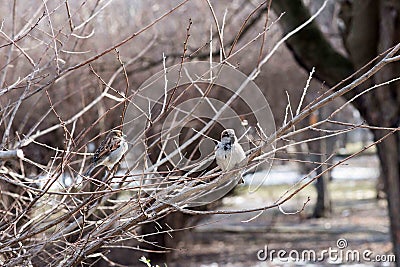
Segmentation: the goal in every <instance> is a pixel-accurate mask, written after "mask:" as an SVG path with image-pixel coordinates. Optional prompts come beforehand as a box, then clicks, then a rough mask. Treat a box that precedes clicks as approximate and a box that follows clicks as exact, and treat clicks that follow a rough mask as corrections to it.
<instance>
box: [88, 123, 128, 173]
mask: <svg viewBox="0 0 400 267" xmlns="http://www.w3.org/2000/svg"><path fill="white" fill-rule="evenodd" d="M127 150H128V143H127V142H126V140H125V139H124V134H123V133H122V131H121V130H112V131H111V132H109V133H108V134H107V136H106V138H105V139H104V140H103V141H102V142H101V143H100V146H99V147H98V148H97V149H96V151H95V152H94V156H93V159H92V163H91V165H90V167H89V169H88V170H87V171H86V173H85V175H90V174H91V173H92V171H93V170H94V169H95V168H97V167H98V166H101V165H103V166H106V167H107V169H108V170H111V169H112V168H113V167H114V166H115V164H117V163H118V162H119V161H120V160H121V158H122V157H123V156H124V154H125V153H126V151H127Z"/></svg>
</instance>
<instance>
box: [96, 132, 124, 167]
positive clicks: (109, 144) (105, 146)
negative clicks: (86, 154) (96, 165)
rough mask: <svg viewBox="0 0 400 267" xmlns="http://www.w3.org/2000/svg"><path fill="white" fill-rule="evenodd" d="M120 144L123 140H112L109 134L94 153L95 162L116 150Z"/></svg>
mask: <svg viewBox="0 0 400 267" xmlns="http://www.w3.org/2000/svg"><path fill="white" fill-rule="evenodd" d="M120 142H121V140H120V139H119V138H112V137H111V135H110V134H108V135H107V137H106V138H105V139H104V140H103V141H102V142H101V144H100V146H99V147H98V148H97V150H96V152H95V153H94V157H93V161H94V162H97V161H98V160H99V159H101V158H103V157H104V156H106V155H108V154H110V153H111V152H112V151H114V150H116V149H117V148H118V147H119V144H120Z"/></svg>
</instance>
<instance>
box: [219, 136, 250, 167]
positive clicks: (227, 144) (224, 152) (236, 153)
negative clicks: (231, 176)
mask: <svg viewBox="0 0 400 267" xmlns="http://www.w3.org/2000/svg"><path fill="white" fill-rule="evenodd" d="M245 158H246V153H245V152H244V150H243V148H242V146H241V145H240V144H239V143H238V140H237V138H236V135H235V131H234V130H233V129H226V130H224V131H223V132H222V133H221V142H218V145H217V148H216V150H215V159H216V161H217V164H218V166H219V167H220V168H221V169H222V171H224V172H225V171H230V170H232V169H233V168H234V167H235V166H236V164H238V163H239V162H241V161H243V160H244V159H245Z"/></svg>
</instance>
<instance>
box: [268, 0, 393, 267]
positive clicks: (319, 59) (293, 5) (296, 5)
mask: <svg viewBox="0 0 400 267" xmlns="http://www.w3.org/2000/svg"><path fill="white" fill-rule="evenodd" d="M352 3H353V7H352V9H351V20H349V21H348V22H349V23H348V25H347V26H348V27H350V28H349V29H347V33H348V35H347V36H345V38H344V39H345V47H346V48H347V49H348V51H349V55H350V59H346V58H345V57H343V56H341V55H340V54H338V53H337V52H336V51H335V49H334V48H333V47H332V46H331V45H330V44H329V42H328V41H327V40H326V38H325V37H324V36H323V34H322V33H321V31H320V30H319V29H318V27H317V25H316V23H312V24H311V25H309V26H308V27H306V28H305V29H303V30H302V31H300V32H298V33H297V34H296V35H295V36H294V37H293V38H290V39H289V40H288V41H287V45H288V47H289V48H290V50H291V51H292V53H293V55H294V57H295V59H296V60H297V61H298V63H299V64H300V65H301V66H302V67H304V68H305V69H306V70H308V71H309V70H310V69H311V68H312V67H313V66H315V67H316V77H317V78H318V79H319V80H321V81H324V82H326V84H327V85H329V86H333V85H335V84H337V83H339V82H340V81H342V80H343V79H345V78H346V77H348V76H349V75H351V74H352V73H353V72H354V68H353V66H354V67H355V68H356V69H358V68H359V67H361V66H362V65H363V64H365V63H366V62H368V61H369V60H371V59H373V58H374V57H375V56H376V55H378V54H379V52H381V51H384V50H385V49H387V48H389V47H391V46H393V45H394V44H397V43H398V42H399V41H400V18H399V13H400V5H399V4H398V2H397V1H389V0H380V1H375V0H369V1H363V0H354V1H352ZM272 8H273V9H274V11H275V12H276V13H278V14H280V13H281V12H286V14H285V16H283V17H282V18H281V19H280V21H279V23H280V24H281V26H282V28H283V30H284V32H289V31H291V30H293V29H294V28H295V27H297V26H298V25H300V24H301V23H302V22H304V21H305V20H306V19H308V18H309V17H310V14H309V12H308V9H307V8H306V7H305V6H304V5H303V3H302V1H301V0H279V1H273V4H272ZM378 48H379V49H378ZM399 76H400V66H399V64H398V63H392V64H390V65H389V66H386V67H385V68H384V69H382V70H381V71H380V72H379V73H378V74H377V75H376V76H375V77H373V79H374V80H371V81H369V83H367V84H364V88H366V87H365V86H368V85H371V84H373V83H374V82H375V83H378V82H382V81H388V80H390V79H391V78H394V77H399ZM362 89H363V88H358V89H357V91H360V90H362ZM357 91H355V92H353V93H352V94H347V95H345V96H344V97H346V98H347V99H350V98H351V97H353V96H354V94H355V93H356V92H357ZM399 103H400V84H399V83H398V82H397V83H391V84H390V85H387V86H383V87H381V88H378V89H376V90H374V91H372V92H370V93H368V94H365V95H362V96H361V97H359V98H357V99H356V100H355V102H354V104H355V107H356V108H357V109H358V110H359V111H360V114H361V115H362V116H363V117H364V119H365V120H366V121H367V123H368V124H369V125H373V126H385V127H398V126H399V118H400V112H399V106H400V105H399ZM373 134H374V139H375V140H378V139H379V138H380V137H382V136H383V135H384V134H385V133H384V132H382V131H374V132H373ZM377 147H378V156H379V159H380V162H381V165H382V171H383V176H384V180H385V183H386V186H385V188H386V194H387V201H388V210H389V216H390V226H391V236H392V241H393V252H394V254H395V255H396V258H397V259H399V258H400V209H399V206H400V156H399V155H400V154H399V150H400V136H399V134H398V133H396V134H394V135H392V136H390V137H388V138H386V139H385V140H384V141H383V142H381V143H379V144H378V145H377ZM396 264H397V266H400V264H399V263H396Z"/></svg>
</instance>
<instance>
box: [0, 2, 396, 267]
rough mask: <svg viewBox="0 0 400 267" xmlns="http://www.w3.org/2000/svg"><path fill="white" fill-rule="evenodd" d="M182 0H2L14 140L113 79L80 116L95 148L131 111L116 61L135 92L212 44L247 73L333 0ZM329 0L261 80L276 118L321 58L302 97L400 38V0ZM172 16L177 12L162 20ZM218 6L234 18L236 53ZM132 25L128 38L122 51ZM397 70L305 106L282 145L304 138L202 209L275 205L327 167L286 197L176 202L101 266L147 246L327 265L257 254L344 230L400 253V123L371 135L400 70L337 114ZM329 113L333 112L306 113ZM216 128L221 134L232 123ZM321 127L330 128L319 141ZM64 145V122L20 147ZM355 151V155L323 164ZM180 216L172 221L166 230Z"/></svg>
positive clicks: (239, 203)
mask: <svg viewBox="0 0 400 267" xmlns="http://www.w3.org/2000/svg"><path fill="white" fill-rule="evenodd" d="M180 3H181V2H179V1H175V0H173V1H172V0H171V1H151V0H149V1H142V0H134V1H131V0H114V1H112V0H109V1H106V0H103V1H100V0H98V1H66V0H62V1H61V0H59V1H56V0H51V1H35V0H26V1H16V0H15V1H4V0H3V1H2V3H1V6H2V8H1V9H0V16H1V18H2V25H1V28H0V29H1V31H0V33H1V37H2V38H1V42H0V65H1V68H0V85H1V89H0V105H1V116H2V117H1V118H2V120H1V121H0V123H1V129H0V136H1V138H2V150H6V149H11V148H13V146H16V147H18V145H17V144H18V141H19V140H21V138H22V137H23V136H31V135H33V134H34V133H35V132H37V131H43V130H45V129H48V128H49V127H51V126H52V125H55V124H58V123H59V122H60V120H64V121H66V120H68V119H69V118H71V117H72V116H74V115H75V114H77V113H78V112H79V111H81V110H83V109H85V107H87V106H88V104H90V103H92V101H94V100H95V99H96V98H97V97H98V96H99V95H101V94H102V92H104V88H105V83H106V82H103V81H107V82H108V81H112V82H111V87H112V88H113V89H112V90H110V91H109V93H108V94H109V95H107V96H106V97H103V98H102V99H101V101H98V102H95V103H94V105H93V106H91V108H90V109H88V110H87V111H86V112H85V113H84V114H82V115H81V116H80V117H79V119H78V120H76V122H75V123H74V125H73V127H74V131H75V132H76V133H82V132H84V131H87V132H86V134H85V135H83V137H82V138H80V139H79V140H78V142H77V143H76V144H75V145H76V146H77V147H84V148H85V151H88V152H93V150H94V148H95V147H96V146H97V145H98V144H99V142H100V140H101V138H98V135H99V134H100V133H103V132H104V131H106V130H108V129H111V128H113V127H116V126H118V125H119V124H120V116H121V112H122V111H123V105H121V104H118V103H119V102H118V101H116V100H115V99H117V98H118V97H121V95H124V94H125V92H126V78H125V76H124V75H123V73H122V72H121V71H120V72H117V70H118V69H120V67H121V62H123V63H124V66H125V69H126V75H127V76H126V77H128V78H129V82H128V85H129V95H130V94H132V93H133V94H134V92H135V90H137V89H138V88H139V87H140V85H141V84H142V83H143V82H144V81H145V80H146V79H148V78H149V77H150V76H152V75H153V74H155V73H157V72H159V71H162V70H163V58H165V62H164V63H165V65H166V66H172V65H175V64H180V63H181V62H195V61H201V60H204V61H208V60H210V54H212V56H213V60H214V61H219V60H220V59H221V57H227V56H229V60H228V62H229V64H230V65H231V66H233V67H235V68H237V69H238V70H239V71H241V72H243V73H244V74H250V73H251V71H252V70H253V69H254V68H256V67H257V64H258V62H259V61H260V59H261V58H263V57H264V56H265V55H267V54H268V53H269V52H271V51H272V49H273V48H274V47H275V45H276V44H277V43H278V42H279V41H280V40H281V39H282V37H283V36H284V35H286V34H287V33H288V32H290V31H291V30H293V29H294V28H296V27H297V26H299V25H300V24H301V23H303V22H305V21H306V20H307V19H308V18H310V16H311V15H312V14H314V13H315V12H317V10H318V9H319V8H320V7H321V6H322V5H323V4H324V1H322V0H303V1H301V0H280V1H278V0H275V1H261V0H230V1H225V0H218V1H217V0H215V1H212V0H210V1H199V0H196V1H194V0H193V1H187V2H185V3H184V4H183V5H182V6H181V7H179V8H178V9H176V10H173V8H174V7H175V6H177V5H178V4H180ZM325 4H326V7H325V8H324V9H323V11H322V12H321V14H320V15H319V16H318V17H317V18H316V19H315V21H314V22H312V23H311V24H309V25H308V26H307V27H305V28H304V29H302V30H301V31H299V32H298V33H296V34H295V35H294V36H293V37H291V38H290V39H288V40H286V42H285V43H284V44H283V45H281V46H279V48H278V49H277V50H276V52H274V54H273V55H272V57H271V58H270V60H269V61H268V63H267V64H266V65H264V66H263V67H262V68H261V70H260V71H261V72H260V74H259V75H258V77H257V78H256V79H255V81H254V82H255V83H256V84H257V85H258V87H259V88H260V89H261V91H262V93H263V94H264V95H265V97H266V99H267V100H268V103H269V105H270V108H271V110H272V112H273V114H274V119H275V125H276V128H280V127H281V126H282V125H283V124H284V122H286V119H291V115H290V112H288V110H287V106H288V102H289V103H290V106H291V107H292V108H293V110H294V111H295V110H296V108H297V106H298V104H299V102H300V99H301V97H302V94H303V92H304V90H303V88H304V87H305V86H306V83H307V80H308V79H309V76H310V72H311V71H312V69H313V68H314V67H315V73H314V71H313V77H312V79H311V82H310V85H309V88H308V91H307V94H306V95H305V99H304V103H303V107H304V106H307V105H308V104H310V103H313V101H315V99H316V98H318V97H320V96H322V95H324V94H325V93H326V92H329V90H330V89H331V88H332V87H333V86H335V85H336V84H338V83H342V86H344V85H347V84H349V83H350V82H352V81H353V80H354V79H356V78H357V77H360V76H361V75H362V74H363V73H365V72H366V71H367V70H368V69H370V68H372V67H373V66H374V64H375V63H376V62H378V61H379V59H380V58H381V57H382V55H383V52H385V51H386V50H387V49H389V48H390V47H392V46H394V45H396V44H397V42H398V41H399V40H400V34H399V29H400V27H399V26H400V25H398V24H399V21H400V20H399V17H398V16H399V11H400V4H399V2H398V1H389V0H380V1H369V0H367V1H361V0H336V1H335V0H331V1H327V2H326V3H325ZM169 11H170V13H168V12H169ZM49 14H50V15H49ZM163 14H167V15H166V16H165V18H163V19H162V21H161V22H158V18H159V17H160V16H162V15H163ZM213 14H214V15H213ZM215 20H217V21H218V23H219V27H222V26H223V44H224V50H225V52H224V53H225V55H222V52H221V36H220V35H219V34H218V30H217V28H216V23H215ZM155 21H157V23H154V22H155ZM153 23H154V25H153ZM148 25H150V26H149V27H148ZM126 38H128V39H126ZM125 39H126V40H127V42H126V43H124V44H123V45H118V47H115V48H116V49H113V46H114V45H116V44H119V43H120V42H121V41H123V40H125ZM116 50H117V51H116ZM210 51H211V52H210ZM86 61H87V63H86ZM367 63H369V65H367V66H366V67H363V66H364V65H365V64H367ZM33 70H34V71H33ZM357 70H360V71H359V72H357V73H356V75H354V76H352V77H351V78H349V79H347V80H345V79H346V78H347V77H348V76H350V75H352V74H353V73H354V72H356V71H357ZM399 71H400V69H399V67H398V63H392V64H390V65H388V66H385V67H384V68H383V69H382V70H381V71H380V72H378V73H377V74H376V75H374V76H373V77H372V78H370V79H368V80H367V81H366V82H364V83H363V84H362V85H361V86H359V87H357V88H356V89H355V90H353V91H352V92H350V93H348V94H346V95H344V97H340V98H337V99H334V101H331V102H330V103H329V104H327V105H325V106H324V107H323V108H321V109H319V110H317V111H316V112H314V113H312V114H311V115H309V116H307V117H306V118H305V119H303V120H302V121H301V122H300V123H299V124H298V125H296V128H302V127H308V128H307V130H305V131H303V132H301V133H300V134H297V135H295V136H294V137H291V138H290V139H287V140H279V141H278V144H277V146H285V145H288V144H292V145H288V147H287V149H284V150H281V151H280V152H278V153H277V154H276V155H275V157H274V158H273V159H271V160H273V162H274V163H273V166H272V168H271V170H269V169H266V170H264V171H261V172H259V173H247V174H246V175H245V176H244V180H245V184H244V185H239V186H237V187H236V188H235V190H234V191H233V192H231V193H230V194H229V195H228V196H226V197H225V198H223V199H222V200H220V201H218V202H217V203H214V204H213V205H208V206H207V207H203V208H201V209H206V210H207V209H219V210H220V209H222V210H241V209H246V208H254V207H260V206H263V205H267V204H272V203H274V202H275V201H276V200H277V199H279V198H280V196H281V195H282V194H284V193H285V192H286V191H287V190H289V189H290V188H291V186H292V185H293V184H295V183H297V182H299V181H303V182H304V181H308V180H309V179H312V177H315V176H316V175H321V177H320V178H319V179H318V180H317V182H315V183H313V184H312V185H310V186H307V187H306V188H305V189H304V190H302V191H300V192H299V193H297V194H296V195H295V196H294V197H293V198H291V199H290V200H289V201H287V202H286V203H285V204H284V205H282V206H281V207H280V208H279V209H278V208H276V209H270V210H266V211H264V212H262V213H259V212H250V213H243V214H228V215H207V216H189V215H184V214H181V213H175V214H170V215H167V216H166V217H164V218H162V219H160V220H159V221H158V222H156V223H149V224H146V225H144V226H141V227H140V230H138V231H141V233H142V234H143V236H142V237H143V239H144V240H145V242H144V243H142V242H139V241H137V240H134V241H132V240H128V241H121V243H119V246H115V247H112V248H108V249H107V253H106V255H107V257H106V258H107V260H106V259H105V258H104V257H100V258H98V259H97V260H96V261H94V262H92V263H91V264H92V266H146V264H145V263H144V262H140V261H139V259H140V257H142V256H145V257H146V258H147V259H148V260H149V261H150V263H148V264H150V265H153V264H154V265H155V264H160V266H163V264H164V263H166V264H167V265H168V266H210V267H211V266H212V267H214V266H297V265H307V266H308V265H310V266H312V265H315V266H325V265H328V264H329V262H327V261H326V260H325V261H323V262H319V263H314V262H307V261H299V262H291V263H290V262H289V263H287V262H282V261H269V260H267V261H260V260H259V259H258V258H257V252H258V251H259V250H261V249H264V248H265V246H268V248H270V249H275V250H280V249H283V250H287V251H289V250H298V251H300V252H301V251H303V250H307V249H314V250H315V251H317V252H320V251H322V250H325V249H328V248H329V247H333V248H337V243H336V242H337V240H338V239H340V238H344V239H346V240H347V242H348V248H349V249H357V250H360V251H363V250H367V249H368V250H371V251H373V254H374V255H379V254H382V255H384V254H387V255H389V254H395V255H396V256H400V214H399V211H398V207H399V204H400V199H399V196H400V194H399V193H400V187H399V184H400V169H399V166H400V164H399V163H400V157H399V153H398V150H399V149H400V143H399V141H400V140H399V135H398V133H397V131H394V134H392V135H390V136H389V137H387V138H386V139H385V140H384V141H382V142H381V141H379V142H378V143H377V145H375V144H374V142H375V141H377V140H380V138H382V137H383V136H385V135H386V134H387V133H388V132H390V131H392V130H393V129H396V128H398V127H399V100H400V99H399V96H400V93H399V92H400V91H399V89H398V88H399V87H398V86H399V84H398V82H396V81H393V82H391V83H389V84H385V85H383V86H380V87H379V88H377V89H375V90H372V91H371V92H369V93H366V94H362V95H360V96H359V97H357V98H355V99H354V100H352V101H351V103H350V104H348V105H346V106H345V107H343V108H342V109H341V110H340V112H337V113H336V114H335V115H334V116H332V117H329V116H330V114H332V113H333V112H335V110H338V109H339V108H340V107H342V106H343V104H344V103H345V102H346V101H348V100H351V99H352V97H354V96H355V95H356V94H357V93H360V92H362V91H363V90H365V89H366V88H370V87H371V86H373V85H375V84H379V83H382V82H386V81H389V80H391V79H395V78H397V77H399V75H398V74H399ZM340 88H341V87H338V88H334V89H333V90H338V89H340ZM49 99H51V103H50V105H52V108H50V106H49ZM16 106H17V107H18V108H15V107H16ZM236 108H238V109H240V106H238V107H236ZM53 110H56V112H53ZM294 111H293V112H294ZM292 116H293V114H292ZM328 117H329V120H331V122H329V123H325V124H323V125H322V126H320V127H318V128H313V127H309V126H310V125H313V124H315V123H316V122H318V121H322V120H324V119H326V118H328ZM285 118H286V119H285ZM68 127H71V126H70V125H69V126H68ZM371 127H372V128H371ZM373 127H386V128H385V129H378V128H373ZM346 129H347V130H346ZM335 133H338V134H335ZM210 135H212V136H213V137H214V138H216V139H218V138H219V135H220V133H219V131H215V132H213V133H211V134H210ZM325 135H329V137H324V136H325ZM318 137H322V138H321V139H319V140H316V141H312V139H313V138H316V139H318ZM304 140H307V141H305V142H301V141H304ZM296 142H298V144H295V143H296ZM43 144H46V145H43ZM65 146H66V136H65V129H64V128H63V127H59V128H57V129H54V130H52V131H49V133H48V134H44V135H41V136H40V137H38V138H36V139H35V142H31V143H29V144H28V145H27V146H24V147H23V151H24V154H25V156H26V157H27V158H29V159H31V160H32V161H35V162H37V163H38V164H40V165H41V166H47V167H49V165H50V162H51V160H52V159H53V158H54V157H56V156H57V155H58V153H57V152H56V151H54V149H51V148H50V147H53V148H60V149H61V148H64V147H65ZM366 148H368V149H366ZM351 155H353V156H351ZM348 156H350V159H349V160H348V161H346V162H345V163H343V164H340V165H339V166H337V167H335V168H333V169H332V170H331V171H325V170H326V169H327V168H328V167H329V166H332V165H333V164H336V163H338V162H340V161H341V160H343V159H344V158H346V157H348ZM321 162H325V163H326V164H320V163H321ZM0 163H1V164H3V165H4V164H12V163H9V162H6V161H1V162H0ZM76 166H77V165H76ZM20 171H23V172H24V173H26V175H27V176H29V177H37V176H40V175H41V174H42V170H41V169H40V168H38V166H37V165H33V164H32V165H27V166H26V167H25V169H24V170H20ZM265 175H267V179H265V180H263V181H262V186H261V188H260V189H259V190H257V191H256V192H249V190H248V187H247V185H249V183H251V182H252V181H254V180H257V179H263V177H265ZM304 177H306V180H302V179H303V178H304ZM307 179H308V180H307ZM0 183H2V184H1V185H0V189H1V190H2V192H3V191H13V190H14V189H13V188H12V187H13V185H12V184H10V183H7V182H4V180H2V181H1V182H0ZM59 183H60V187H61V188H62V187H65V186H68V185H67V184H66V183H65V181H63V180H60V181H59ZM14 191H16V192H18V190H16V189H15V190H14ZM14 191H13V192H14ZM1 198H2V202H1V207H2V209H3V210H5V211H6V210H10V205H12V204H10V203H13V201H14V200H13V196H12V195H4V194H3V195H2V197H1ZM308 198H309V199H310V200H309V201H307V200H308ZM304 203H307V204H306V205H305V206H304ZM302 209H304V210H302ZM299 210H301V212H296V211H299ZM292 213H293V214H292ZM4 214H5V213H4ZM4 216H5V215H4ZM2 221H3V222H4V221H7V220H6V219H3V220H2ZM160 225H162V226H160ZM163 227H164V228H163ZM166 227H167V228H166ZM169 228H171V229H174V231H173V232H171V233H170V232H168V231H165V229H169ZM162 229H164V231H163V230H162ZM139 246H140V248H139ZM286 259H287V258H286ZM336 263H337V264H340V261H339V262H336ZM342 263H343V264H344V262H342ZM362 264H365V265H368V264H369V263H365V262H364V263H362ZM382 264H383V263H382ZM391 264H392V265H393V264H394V263H384V264H383V265H379V266H391ZM43 266H45V265H43ZM82 266H84V265H82ZM87 266H88V265H87Z"/></svg>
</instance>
